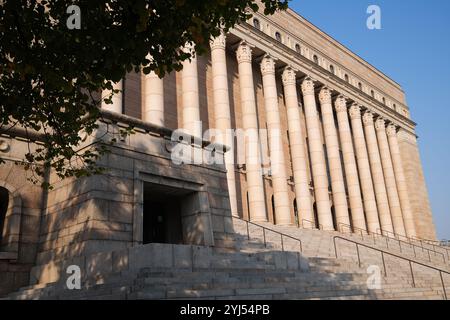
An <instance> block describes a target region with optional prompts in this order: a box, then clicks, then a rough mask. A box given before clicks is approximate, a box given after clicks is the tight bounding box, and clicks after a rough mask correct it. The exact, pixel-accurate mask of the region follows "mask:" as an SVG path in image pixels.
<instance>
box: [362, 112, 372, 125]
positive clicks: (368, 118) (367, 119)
mask: <svg viewBox="0 0 450 320" xmlns="http://www.w3.org/2000/svg"><path fill="white" fill-rule="evenodd" d="M363 123H364V125H365V126H373V113H372V112H371V111H366V112H364V115H363Z"/></svg>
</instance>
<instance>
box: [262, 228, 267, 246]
mask: <svg viewBox="0 0 450 320" xmlns="http://www.w3.org/2000/svg"><path fill="white" fill-rule="evenodd" d="M263 237H264V248H267V242H266V228H263Z"/></svg>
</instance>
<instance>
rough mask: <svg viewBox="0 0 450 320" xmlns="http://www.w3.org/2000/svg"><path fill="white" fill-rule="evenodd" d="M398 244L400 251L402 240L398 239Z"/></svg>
mask: <svg viewBox="0 0 450 320" xmlns="http://www.w3.org/2000/svg"><path fill="white" fill-rule="evenodd" d="M398 246H399V248H400V253H402V242H401V241H400V240H398Z"/></svg>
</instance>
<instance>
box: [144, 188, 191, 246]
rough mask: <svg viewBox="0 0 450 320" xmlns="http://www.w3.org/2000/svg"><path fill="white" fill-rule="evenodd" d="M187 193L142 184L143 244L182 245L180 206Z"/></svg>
mask: <svg viewBox="0 0 450 320" xmlns="http://www.w3.org/2000/svg"><path fill="white" fill-rule="evenodd" d="M189 193H192V192H189V191H186V190H181V189H175V188H172V187H167V186H161V185H154V184H150V183H144V216H143V235H142V242H143V244H148V243H172V244H182V243H183V228H182V216H181V204H182V201H183V199H185V197H186V196H187V195H188V194H189Z"/></svg>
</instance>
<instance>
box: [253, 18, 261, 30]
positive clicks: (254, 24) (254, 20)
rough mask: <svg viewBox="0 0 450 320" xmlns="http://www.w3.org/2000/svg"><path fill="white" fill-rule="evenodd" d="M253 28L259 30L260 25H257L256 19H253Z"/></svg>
mask: <svg viewBox="0 0 450 320" xmlns="http://www.w3.org/2000/svg"><path fill="white" fill-rule="evenodd" d="M253 26H254V27H255V28H256V29H258V30H261V24H260V23H259V20H258V19H253Z"/></svg>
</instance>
